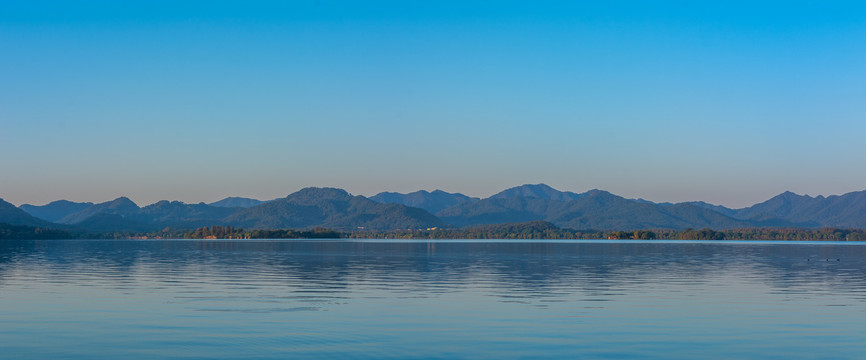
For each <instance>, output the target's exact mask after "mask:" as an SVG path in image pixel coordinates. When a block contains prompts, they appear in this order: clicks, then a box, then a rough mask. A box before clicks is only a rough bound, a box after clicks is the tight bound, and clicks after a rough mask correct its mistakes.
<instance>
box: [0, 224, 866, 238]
mask: <svg viewBox="0 0 866 360" xmlns="http://www.w3.org/2000/svg"><path fill="white" fill-rule="evenodd" d="M0 239H22V240H40V239H42V240H51V239H58V240H59V239H405V240H413V239H416V240H439V239H491V240H495V239H503V240H542V239H549V240H570V239H584V240H595V239H609V240H795V241H797V240H802V241H866V229H839V228H821V229H800V228H747V229H728V230H713V229H706V228H705V229H685V230H673V229H647V230H629V231H625V230H617V231H613V230H573V229H563V228H559V227H557V226H555V225H553V224H551V223H548V222H544V221H532V222H526V223H514V224H496V225H482V226H472V227H465V228H441V229H440V228H430V229H423V230H421V229H419V230H391V231H370V230H355V231H338V230H331V229H326V228H313V229H275V230H259V229H253V230H246V229H242V228H235V227H232V226H209V227H200V228H197V229H194V230H189V229H171V228H166V229H163V230H160V231H151V232H134V233H133V232H104V233H92V232H90V233H83V232H73V231H67V230H59V229H50V228H39V227H30V226H20V225H8V224H2V223H0Z"/></svg>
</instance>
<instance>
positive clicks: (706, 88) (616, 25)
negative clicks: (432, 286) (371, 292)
mask: <svg viewBox="0 0 866 360" xmlns="http://www.w3.org/2000/svg"><path fill="white" fill-rule="evenodd" d="M0 39H2V41H0V154H2V155H0V198H3V199H5V200H6V201H9V202H11V203H13V204H16V205H21V204H24V203H29V204H34V205H41V204H45V203H48V202H50V201H54V200H59V199H67V200H71V201H90V202H95V203H98V202H103V201H109V200H112V199H114V198H117V197H119V196H127V197H129V198H130V199H132V200H133V201H135V202H136V203H137V204H139V205H141V206H144V205H148V204H151V203H154V202H156V201H159V200H180V201H184V202H186V203H198V202H206V203H209V202H213V201H217V200H219V199H222V198H224V197H227V196H241V197H251V198H257V199H261V200H268V199H273V198H277V197H284V196H286V195H288V194H290V193H292V192H295V191H297V190H300V189H301V188H304V187H308V186H320V187H337V188H342V189H345V190H347V191H349V192H350V193H352V194H359V195H365V196H371V195H374V194H376V193H379V192H382V191H395V192H402V193H406V192H412V191H417V190H421V189H426V190H428V191H432V190H434V189H442V190H443V191H448V192H459V193H463V194H466V195H469V196H475V197H482V198H483V197H487V196H490V195H492V194H495V193H497V192H499V191H502V190H504V189H506V188H510V187H514V186H518V185H522V184H537V183H545V184H547V185H550V186H552V187H553V188H556V189H558V190H561V191H573V192H584V191H587V190H590V189H601V190H606V191H609V192H611V193H614V194H617V195H620V196H623V197H626V198H643V199H646V200H650V201H654V202H684V201H706V202H708V203H712V204H719V205H724V206H728V207H731V208H741V207H746V206H750V205H753V204H756V203H759V202H762V201H765V200H767V199H769V198H771V197H773V196H775V195H778V194H780V193H782V192H784V191H792V192H795V193H798V194H808V195H811V196H816V195H824V196H829V195H841V194H844V193H848V192H852V191H860V190H864V189H866V157H864V156H863V150H862V135H863V134H866V121H864V120H866V107H864V106H863V99H866V86H864V84H866V67H864V66H863V64H866V47H864V46H863V39H866V3H863V2H853V1H829V2H790V1H787V2H775V1H770V2H760V3H758V4H756V3H754V2H745V1H742V2H740V1H725V2H697V3H690V2H680V1H659V2H645V1H611V2H601V3H597V2H587V3H579V2H555V1H554V2H544V3H538V2H529V1H525V2H523V1H502V2H450V1H437V2H405V1H365V2H345V1H329V0H309V1H293V2H288V3H286V2H276V1H273V2H272V1H263V2H254V3H244V2H235V1H209V2H194V1H193V2H182V3H177V2H173V1H159V0H156V1H128V2H126V1H125V2H112V1H89V2H86V3H79V2H65V1H50V0H46V1H39V0H33V1H17V0H10V1H4V2H2V3H0Z"/></svg>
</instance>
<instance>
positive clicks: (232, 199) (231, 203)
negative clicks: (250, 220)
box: [208, 196, 264, 208]
mask: <svg viewBox="0 0 866 360" xmlns="http://www.w3.org/2000/svg"><path fill="white" fill-rule="evenodd" d="M263 203H264V201H261V200H257V199H250V198H244V197H238V196H229V197H227V198H225V199H222V200H219V201H214V202H212V203H210V204H208V205H210V206H216V207H241V208H250V207H253V206H256V205H260V204H263Z"/></svg>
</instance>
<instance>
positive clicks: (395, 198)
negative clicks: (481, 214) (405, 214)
mask: <svg viewBox="0 0 866 360" xmlns="http://www.w3.org/2000/svg"><path fill="white" fill-rule="evenodd" d="M370 200H373V201H375V202H378V203H382V204H400V205H406V206H411V207H416V208H421V209H424V210H427V211H428V212H430V213H431V214H435V213H437V212H439V211H440V210H442V209H445V208H447V207H450V206H454V205H457V204H462V203H466V202H474V201H478V200H479V199H478V198H472V197H469V196H466V195H463V194H460V193H449V192H446V191H442V190H439V189H436V190H433V191H427V190H418V191H415V192H411V193H408V194H401V193H396V192H381V193H378V194H376V195H373V196H371V197H370Z"/></svg>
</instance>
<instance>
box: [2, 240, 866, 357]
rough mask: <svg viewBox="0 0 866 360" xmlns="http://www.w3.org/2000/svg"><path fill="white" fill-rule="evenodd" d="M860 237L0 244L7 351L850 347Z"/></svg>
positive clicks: (463, 352)
mask: <svg viewBox="0 0 866 360" xmlns="http://www.w3.org/2000/svg"><path fill="white" fill-rule="evenodd" d="M864 270H866V246H862V245H859V244H845V243H779V242H776V243H761V242H742V243H738V242H715V243H714V242H630V241H616V242H610V241H598V242H587V241H574V242H569V241H551V242H513V241H507V242H505V241H504V242H495V241H478V242H475V241H436V242H426V241H370V240H365V241H343V240H338V241H332V240H319V241H299V240H287V241H252V240H245V241H181V240H169V241H131V240H120V241H87V240H82V241H77V240H76V241H5V242H0V348H3V349H4V357H6V356H8V357H11V358H54V357H58V356H61V357H65V358H118V357H124V358H153V357H160V358H202V359H205V358H262V359H270V358H273V359H276V358H287V357H293V358H298V357H303V358H333V357H339V358H455V357H457V358H515V357H526V358H563V357H575V356H581V357H584V358H623V357H636V358H666V359H667V358H694V357H702V358H707V357H710V358H712V357H718V358H740V357H756V356H757V357H763V358H780V359H781V358H815V357H835V358H851V359H855V358H859V357H860V354H863V353H866V344H864V341H862V334H863V333H864V330H866V321H863V320H864V319H866V271H864Z"/></svg>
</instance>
